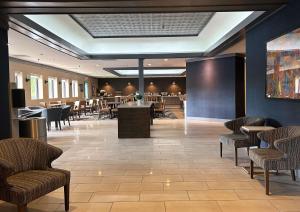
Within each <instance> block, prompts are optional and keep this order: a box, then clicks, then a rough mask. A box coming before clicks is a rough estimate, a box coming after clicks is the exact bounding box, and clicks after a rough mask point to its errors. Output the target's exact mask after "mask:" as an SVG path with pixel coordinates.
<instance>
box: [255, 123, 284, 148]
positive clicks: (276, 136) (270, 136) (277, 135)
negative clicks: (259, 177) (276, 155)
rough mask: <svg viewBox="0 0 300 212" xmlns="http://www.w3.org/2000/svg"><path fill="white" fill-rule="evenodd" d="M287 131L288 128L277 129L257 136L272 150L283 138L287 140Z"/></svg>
mask: <svg viewBox="0 0 300 212" xmlns="http://www.w3.org/2000/svg"><path fill="white" fill-rule="evenodd" d="M287 134H288V132H287V129H286V128H277V129H274V130H268V131H263V132H260V133H258V134H257V137H258V138H259V139H260V140H263V141H265V142H267V143H268V144H269V145H270V148H275V147H274V142H275V141H276V140H280V139H282V138H287Z"/></svg>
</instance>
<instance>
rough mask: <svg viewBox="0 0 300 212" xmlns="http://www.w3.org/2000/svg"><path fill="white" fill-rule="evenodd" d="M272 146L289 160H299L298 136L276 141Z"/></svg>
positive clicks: (299, 138)
mask: <svg viewBox="0 0 300 212" xmlns="http://www.w3.org/2000/svg"><path fill="white" fill-rule="evenodd" d="M274 146H275V148H276V149H278V150H279V151H280V152H282V153H284V154H285V155H286V156H287V157H289V158H295V159H296V160H295V161H297V162H299V159H300V154H299V150H300V136H294V137H288V138H283V139H279V140H276V141H275V142H274Z"/></svg>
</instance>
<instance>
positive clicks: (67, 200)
mask: <svg viewBox="0 0 300 212" xmlns="http://www.w3.org/2000/svg"><path fill="white" fill-rule="evenodd" d="M64 194H65V211H69V206H70V184H67V185H65V186H64Z"/></svg>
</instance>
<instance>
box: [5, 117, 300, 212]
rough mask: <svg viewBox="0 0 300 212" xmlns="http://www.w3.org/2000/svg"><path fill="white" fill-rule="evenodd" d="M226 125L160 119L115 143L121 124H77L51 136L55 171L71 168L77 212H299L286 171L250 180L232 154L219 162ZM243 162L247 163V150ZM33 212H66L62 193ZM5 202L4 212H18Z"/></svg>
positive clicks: (296, 189) (298, 192) (298, 188)
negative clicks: (143, 133) (57, 152)
mask: <svg viewBox="0 0 300 212" xmlns="http://www.w3.org/2000/svg"><path fill="white" fill-rule="evenodd" d="M225 132H227V131H226V129H224V127H223V125H222V123H216V122H204V121H195V120H193V121H184V120H183V119H178V120H155V121H154V125H153V127H152V131H151V135H152V138H150V139H122V140H119V139H118V138H117V121H116V120H103V121H77V122H72V126H71V127H65V128H64V129H63V131H56V130H53V131H51V132H50V133H49V140H48V142H49V143H50V144H52V145H55V146H57V147H60V148H62V149H63V150H64V154H63V155H62V156H61V157H60V158H59V159H58V160H57V161H55V163H54V167H59V168H63V169H68V170H71V173H72V180H71V183H72V185H71V211H73V212H201V211H213V212H217V211H230V212H233V211H238V212H240V211H255V212H256V211H259V212H263V211H267V212H270V211H300V185H299V184H298V183H297V182H296V183H295V182H292V181H291V178H290V176H287V175H285V174H284V173H282V174H280V175H279V176H271V192H272V193H273V194H272V195H271V196H266V195H264V187H263V178H262V176H256V177H255V179H254V180H251V179H250V178H249V176H248V175H247V174H246V173H245V172H244V171H243V169H242V168H241V167H234V165H233V157H232V156H233V154H232V149H231V148H228V147H225V150H224V158H223V159H221V158H219V143H218V135H219V134H221V133H225ZM240 155H241V162H242V163H244V164H248V162H249V161H248V159H247V156H246V154H245V153H244V151H241V154H240ZM29 208H30V209H29V212H44V211H63V209H64V207H63V190H62V189H59V190H57V191H55V192H52V193H51V194H49V195H47V196H44V197H42V198H40V199H38V200H36V201H34V202H33V203H31V204H30V205H29ZM15 210H16V208H15V207H14V206H13V205H10V204H7V203H3V202H0V212H11V211H15Z"/></svg>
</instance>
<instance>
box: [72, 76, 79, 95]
mask: <svg viewBox="0 0 300 212" xmlns="http://www.w3.org/2000/svg"><path fill="white" fill-rule="evenodd" d="M72 97H78V81H77V80H72Z"/></svg>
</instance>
